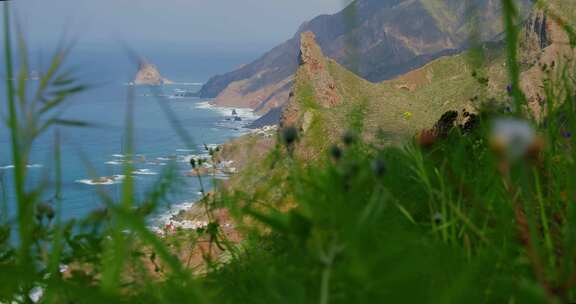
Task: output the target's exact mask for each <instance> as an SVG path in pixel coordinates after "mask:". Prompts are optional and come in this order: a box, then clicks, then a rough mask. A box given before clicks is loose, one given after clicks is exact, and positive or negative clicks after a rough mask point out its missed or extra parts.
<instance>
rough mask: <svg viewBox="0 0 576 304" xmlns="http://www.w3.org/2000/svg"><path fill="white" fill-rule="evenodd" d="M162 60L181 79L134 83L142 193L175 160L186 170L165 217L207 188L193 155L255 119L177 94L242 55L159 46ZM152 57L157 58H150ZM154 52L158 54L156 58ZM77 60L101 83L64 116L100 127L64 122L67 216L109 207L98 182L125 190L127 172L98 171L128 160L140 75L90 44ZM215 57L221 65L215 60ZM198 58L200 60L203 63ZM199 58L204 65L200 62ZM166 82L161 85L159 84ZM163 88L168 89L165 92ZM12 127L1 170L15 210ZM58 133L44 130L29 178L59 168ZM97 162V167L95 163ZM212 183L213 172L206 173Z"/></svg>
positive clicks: (113, 190) (0, 131) (0, 133)
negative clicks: (195, 171) (155, 84)
mask: <svg viewBox="0 0 576 304" xmlns="http://www.w3.org/2000/svg"><path fill="white" fill-rule="evenodd" d="M155 57H156V58H155V59H156V61H154V63H156V64H157V65H158V67H159V69H160V70H161V72H162V74H163V76H165V77H167V78H170V79H172V80H174V81H177V82H179V83H180V84H178V83H177V84H175V85H169V86H164V87H161V88H155V89H151V88H147V87H135V88H134V96H135V97H134V101H133V106H134V112H133V117H134V144H135V148H134V154H136V155H137V156H136V157H135V160H136V161H135V163H134V166H135V169H136V170H137V171H136V172H135V174H134V175H133V176H134V178H135V183H136V195H137V199H142V198H143V197H144V196H145V194H146V193H147V192H148V191H149V190H150V189H151V187H152V185H154V183H155V182H157V181H158V179H159V178H160V174H161V172H162V171H163V170H164V169H165V168H166V166H167V165H168V164H169V163H171V162H174V164H176V166H177V171H178V175H179V176H180V177H182V178H181V180H182V181H183V186H181V187H180V191H178V192H175V193H171V194H170V195H169V197H168V198H167V200H166V202H165V203H166V204H165V205H164V206H163V207H162V208H161V209H160V210H158V211H157V212H156V214H155V216H154V217H152V218H151V219H150V221H151V222H153V221H154V219H159V218H161V215H162V213H164V212H167V211H168V210H169V209H170V208H175V207H176V208H177V206H178V205H181V204H185V203H189V202H192V201H195V200H196V199H198V198H199V191H200V190H201V188H200V184H199V181H198V179H197V178H192V177H186V173H187V172H188V171H189V170H190V165H189V163H188V159H189V158H190V157H191V156H192V155H206V152H207V151H206V150H205V148H204V147H205V145H217V144H222V143H224V142H226V141H228V140H230V139H232V138H234V137H237V136H239V135H241V134H243V133H245V132H247V130H246V129H244V128H243V126H244V125H246V124H247V123H249V122H250V120H251V119H254V118H255V117H254V115H252V114H251V113H250V112H249V111H240V113H241V115H242V116H243V117H244V119H243V121H240V122H234V121H229V120H226V119H225V118H226V116H229V115H230V113H231V111H232V109H225V108H215V107H212V106H210V105H209V104H208V102H207V101H206V100H201V99H197V98H176V97H173V96H172V95H173V94H174V93H175V91H177V90H186V91H195V90H198V89H199V86H198V85H191V83H199V82H203V81H205V80H206V79H207V78H208V77H210V75H211V74H212V73H218V72H221V71H223V70H225V69H230V68H231V67H232V66H233V65H235V64H236V63H237V62H240V60H241V59H242V58H240V57H241V56H239V57H238V58H236V57H233V56H230V57H229V58H226V59H222V58H210V57H209V56H208V55H206V56H204V57H200V58H196V59H194V58H191V57H190V56H187V55H185V54H175V53H174V52H172V53H170V52H166V53H164V54H162V53H161V52H160V53H158V54H155ZM148 59H149V60H150V58H148ZM153 60H154V59H152V60H151V61H153ZM71 61H72V63H71V65H73V66H76V67H78V69H77V70H78V71H79V72H80V73H79V75H80V80H81V81H82V82H84V83H88V84H95V85H96V86H95V87H94V88H92V89H90V90H89V91H86V92H84V93H82V94H80V95H77V96H74V97H73V98H72V99H71V100H70V101H69V103H68V104H69V105H68V106H67V107H66V109H65V112H64V114H63V117H64V118H67V119H74V120H81V121H85V122H88V123H93V124H94V125H95V126H94V127H88V128H76V127H60V132H61V137H62V145H61V149H62V172H63V177H62V187H63V189H62V193H63V197H62V201H61V202H62V209H61V210H60V211H61V214H62V217H63V218H64V219H72V218H82V217H83V216H86V215H87V214H88V213H90V212H91V211H93V210H95V209H98V208H102V207H104V205H103V204H102V202H101V200H100V198H99V196H98V195H97V194H96V190H97V187H100V189H103V190H104V191H106V192H107V193H109V194H110V195H111V196H112V197H113V198H116V199H118V198H119V197H120V192H121V191H120V188H121V186H122V180H121V179H120V178H119V179H117V180H115V181H114V182H110V184H107V185H93V184H94V183H93V178H94V177H108V176H115V175H122V174H123V166H122V160H123V159H124V157H125V155H123V154H124V152H125V150H124V149H125V140H126V138H127V137H126V133H125V117H126V111H127V95H128V92H129V90H130V89H131V87H130V86H127V85H126V83H127V82H128V81H130V79H131V76H133V75H134V73H135V71H136V67H135V65H134V63H133V62H131V61H130V60H129V59H128V58H126V57H125V56H122V54H121V53H111V52H105V51H104V52H97V51H93V52H84V53H81V54H80V55H77V56H76V57H73V58H72V59H71ZM210 61H212V62H213V63H212V66H213V68H212V69H210V68H208V67H209V66H210V63H209V62H210ZM195 63H196V64H195ZM195 66H198V67H202V68H203V70H202V69H201V71H198V70H197V69H194V67H195ZM0 89H1V90H2V91H1V92H0V93H2V95H1V97H0V100H2V107H1V108H0V109H1V110H2V114H3V115H5V112H6V107H5V97H4V96H5V86H1V87H0ZM158 90H159V91H158ZM158 95H160V96H158ZM163 107H166V108H167V109H169V110H170V111H171V112H172V113H174V114H175V115H176V117H177V121H178V123H179V124H180V125H181V126H182V127H183V128H184V129H185V130H186V132H187V133H188V134H189V135H190V137H191V138H192V139H193V145H192V146H191V147H190V146H188V145H186V143H184V142H183V141H182V139H181V138H180V137H179V136H178V134H177V132H176V131H175V130H174V128H173V125H172V124H171V123H170V120H169V119H168V118H167V117H166V115H165V113H164V112H165V111H164V110H163ZM8 131H9V130H8V129H7V128H6V126H5V124H2V126H1V127H0V147H1V148H0V175H1V176H3V179H4V181H5V189H7V192H6V193H7V195H8V214H9V216H10V217H11V218H13V217H14V215H15V210H16V208H15V203H14V193H13V191H11V189H13V185H12V181H11V180H12V174H13V169H12V167H11V166H12V157H11V154H10V137H9V132H8ZM53 141H54V137H53V133H52V132H49V133H48V134H47V135H46V136H43V137H41V138H39V139H38V140H37V141H36V142H35V144H34V148H33V151H32V154H31V157H30V161H29V173H30V176H29V184H30V185H34V184H37V183H38V182H40V181H41V179H42V178H43V177H45V176H48V175H53V173H54V166H53V165H54V162H53V158H52V154H53V149H54V145H53ZM90 167H91V168H93V169H94V170H95V174H93V173H91V172H90V170H88V168H90ZM204 183H205V185H204V186H206V187H208V188H209V187H210V186H211V183H210V179H205V180H204ZM54 191H55V189H54V185H49V187H48V188H47V189H46V191H45V192H44V196H43V199H44V200H47V201H49V200H50V199H51V198H52V196H53V194H54Z"/></svg>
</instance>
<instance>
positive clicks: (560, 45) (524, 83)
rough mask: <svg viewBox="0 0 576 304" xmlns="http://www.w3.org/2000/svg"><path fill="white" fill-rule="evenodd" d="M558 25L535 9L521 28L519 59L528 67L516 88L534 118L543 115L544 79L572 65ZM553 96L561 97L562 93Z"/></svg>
mask: <svg viewBox="0 0 576 304" xmlns="http://www.w3.org/2000/svg"><path fill="white" fill-rule="evenodd" d="M561 22H562V21H561V20H559V19H557V18H553V17H551V16H550V15H549V14H546V12H544V11H542V10H536V11H534V12H533V13H532V14H531V15H530V18H528V20H527V21H526V22H525V25H524V30H523V37H522V40H521V54H520V60H521V62H522V63H524V64H530V65H532V67H531V68H530V69H528V70H527V71H525V72H524V73H522V75H521V79H520V88H521V89H522V91H523V92H524V94H525V96H526V100H527V102H528V108H529V111H530V112H531V114H532V115H533V116H534V117H535V118H537V119H542V118H543V116H544V114H545V113H543V112H544V107H545V96H546V93H545V92H544V82H545V80H546V79H547V78H550V77H552V78H553V77H555V75H558V74H559V73H558V69H559V68H563V67H565V66H566V65H567V64H568V65H572V64H573V59H574V54H575V53H574V49H573V48H572V47H571V45H570V38H569V36H568V34H567V33H566V31H565V30H564V28H563V26H562V24H560V23H561ZM555 93H558V96H561V95H562V92H555Z"/></svg>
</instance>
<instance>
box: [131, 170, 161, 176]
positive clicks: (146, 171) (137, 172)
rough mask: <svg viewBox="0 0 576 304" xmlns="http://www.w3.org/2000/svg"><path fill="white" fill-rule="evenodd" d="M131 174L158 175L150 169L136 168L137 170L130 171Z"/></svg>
mask: <svg viewBox="0 0 576 304" xmlns="http://www.w3.org/2000/svg"><path fill="white" fill-rule="evenodd" d="M132 174H135V175H158V173H156V172H154V171H152V170H150V169H138V170H135V171H132Z"/></svg>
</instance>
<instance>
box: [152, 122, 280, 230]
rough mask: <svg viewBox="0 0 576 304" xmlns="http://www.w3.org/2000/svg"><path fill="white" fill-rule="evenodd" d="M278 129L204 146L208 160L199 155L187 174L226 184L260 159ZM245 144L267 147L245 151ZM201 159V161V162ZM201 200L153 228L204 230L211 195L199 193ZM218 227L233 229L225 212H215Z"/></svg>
mask: <svg viewBox="0 0 576 304" xmlns="http://www.w3.org/2000/svg"><path fill="white" fill-rule="evenodd" d="M277 131H278V126H264V127H262V128H257V129H251V130H250V132H249V133H248V134H245V135H243V136H240V137H238V138H236V139H233V140H231V141H229V142H227V143H224V144H222V145H218V146H212V147H206V149H207V150H208V152H209V155H210V158H202V157H201V156H197V157H192V158H191V159H190V162H191V163H194V164H195V166H194V168H192V169H191V170H190V171H189V172H188V173H187V174H186V175H187V176H188V177H191V178H212V179H214V180H216V179H218V180H221V181H223V183H224V186H225V184H226V181H228V180H229V179H230V178H232V177H233V176H234V175H236V174H237V173H238V172H240V171H241V170H242V169H243V168H244V167H246V166H247V164H248V162H249V159H250V158H252V157H254V156H257V157H259V156H261V155H263V153H264V152H265V151H269V148H270V143H272V142H273V141H274V140H275V136H276V133H277ZM248 142H265V143H267V144H264V145H260V146H258V147H254V146H252V149H248V150H247V149H246V147H247V146H249V145H247V143H248ZM253 149H254V150H253ZM201 159H202V160H201ZM199 194H200V195H202V197H201V198H200V199H198V200H197V201H194V202H189V203H184V204H181V205H179V206H178V207H176V209H173V210H171V211H169V216H167V217H166V218H165V219H163V220H161V221H160V223H158V224H157V225H156V226H154V227H151V228H152V230H153V231H155V232H156V233H157V234H158V235H161V236H164V237H166V236H169V235H171V234H174V233H176V232H178V231H186V230H188V231H196V230H198V229H205V228H207V227H208V225H209V224H210V219H209V218H208V215H207V213H206V210H205V208H204V206H203V201H204V200H206V199H207V198H210V196H212V195H214V192H209V193H202V192H200V193H199ZM215 215H216V220H217V222H218V225H220V226H221V227H223V228H224V229H226V230H233V229H234V223H233V222H232V220H231V218H230V217H229V216H228V214H227V212H225V211H224V210H216V211H215Z"/></svg>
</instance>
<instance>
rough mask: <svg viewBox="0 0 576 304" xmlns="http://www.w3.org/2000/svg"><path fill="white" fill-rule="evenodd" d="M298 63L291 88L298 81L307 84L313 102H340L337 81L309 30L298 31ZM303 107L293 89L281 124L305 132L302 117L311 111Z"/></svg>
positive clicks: (320, 104) (304, 122)
mask: <svg viewBox="0 0 576 304" xmlns="http://www.w3.org/2000/svg"><path fill="white" fill-rule="evenodd" d="M299 64H300V67H299V69H298V72H297V73H296V79H295V85H294V88H293V90H298V87H299V85H306V86H310V87H311V88H312V90H313V93H314V96H313V97H314V99H313V102H314V103H316V104H318V105H319V106H320V107H323V108H331V107H334V106H337V105H339V104H340V103H341V102H342V96H340V94H339V93H338V88H337V86H336V82H335V81H334V78H332V75H330V72H329V71H328V68H327V65H328V62H327V59H326V58H325V57H324V54H323V53H322V50H321V49H320V46H319V45H318V43H317V42H316V37H315V35H314V33H312V32H305V33H302V34H301V43H300V55H299ZM302 107H303V105H302V104H301V100H298V94H295V93H294V91H293V92H291V93H290V95H289V100H288V103H287V104H286V106H285V107H284V109H283V111H282V115H281V119H280V126H281V127H289V126H294V127H297V128H299V129H300V131H303V132H305V131H306V130H305V128H304V127H305V125H306V119H305V118H306V117H307V118H308V120H310V119H311V115H312V114H311V113H308V115H306V113H307V112H306V111H307V110H309V109H302Z"/></svg>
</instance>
